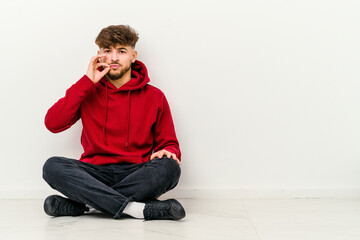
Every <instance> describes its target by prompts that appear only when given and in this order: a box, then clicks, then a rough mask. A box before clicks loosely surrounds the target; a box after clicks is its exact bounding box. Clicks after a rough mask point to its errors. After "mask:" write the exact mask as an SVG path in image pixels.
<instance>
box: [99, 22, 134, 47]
mask: <svg viewBox="0 0 360 240" xmlns="http://www.w3.org/2000/svg"><path fill="white" fill-rule="evenodd" d="M138 40H139V36H138V34H137V32H136V31H135V30H134V29H132V28H131V27H130V26H128V25H110V26H108V27H106V28H103V29H102V30H101V31H100V33H99V35H98V36H97V37H96V40H95V43H96V44H97V45H98V46H99V47H100V48H109V47H115V46H116V45H118V44H120V45H122V46H131V47H133V48H135V44H136V42H137V41H138Z"/></svg>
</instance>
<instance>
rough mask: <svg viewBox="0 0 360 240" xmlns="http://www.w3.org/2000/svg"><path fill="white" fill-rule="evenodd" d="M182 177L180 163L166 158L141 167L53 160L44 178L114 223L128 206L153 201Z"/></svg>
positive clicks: (71, 197) (49, 161)
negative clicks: (113, 220)
mask: <svg viewBox="0 0 360 240" xmlns="http://www.w3.org/2000/svg"><path fill="white" fill-rule="evenodd" d="M180 173H181V169H180V167H179V165H178V163H177V162H176V161H175V160H173V159H172V158H167V157H166V156H164V157H162V158H154V159H153V160H151V161H148V162H144V163H141V164H132V163H119V164H108V165H93V164H89V163H85V162H81V161H78V160H75V159H69V158H65V157H51V158H49V159H48V160H47V161H46V162H45V164H44V166H43V178H44V180H45V181H46V182H47V183H48V184H49V185H50V186H51V187H52V188H53V189H56V190H57V191H59V192H61V193H62V194H64V195H65V196H67V197H68V198H70V199H72V200H74V201H77V202H80V203H83V204H88V205H90V206H92V207H93V208H95V209H97V210H99V211H102V212H104V213H108V214H111V215H112V216H113V217H114V218H115V219H117V218H119V217H120V216H121V213H122V212H123V210H124V208H125V207H126V205H127V204H128V203H129V202H131V201H136V202H145V201H148V200H153V199H156V198H158V197H159V196H160V195H162V194H163V193H165V192H167V191H169V190H171V189H173V188H174V187H175V186H176V185H177V183H178V181H179V178H180Z"/></svg>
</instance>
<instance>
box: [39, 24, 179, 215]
mask: <svg viewBox="0 0 360 240" xmlns="http://www.w3.org/2000/svg"><path fill="white" fill-rule="evenodd" d="M137 40H138V35H137V33H136V32H135V30H134V29H132V28H130V27H129V26H124V25H116V26H114V25H112V26H109V27H107V28H104V29H102V30H101V32H100V33H99V35H98V36H97V38H96V41H95V42H96V44H97V45H98V46H99V49H100V50H99V51H98V54H97V55H96V56H94V57H92V58H91V61H90V64H89V67H88V70H87V73H86V75H84V76H83V77H82V78H81V79H80V80H78V81H77V82H76V83H75V84H74V85H72V86H71V87H70V88H69V89H68V90H67V91H66V95H65V97H63V98H61V99H60V100H59V101H57V102H56V103H55V104H54V105H53V106H52V107H51V108H50V109H49V110H48V112H47V114H46V117H45V125H46V127H47V129H48V130H50V131H51V132H53V133H57V132H61V131H64V130H66V129H68V128H70V127H71V126H72V125H73V124H74V123H75V122H76V121H77V120H79V119H80V118H81V121H82V124H83V130H82V135H81V144H82V146H83V148H84V153H83V154H82V155H81V157H80V159H79V160H75V159H69V158H65V157H51V158H50V159H48V160H47V161H46V163H45V164H44V167H43V178H44V179H45V181H46V182H47V183H48V184H49V185H50V186H51V187H52V188H54V189H56V190H58V191H59V192H61V193H62V194H64V195H65V196H66V197H68V198H63V197H61V196H58V195H52V196H49V197H47V198H46V200H45V202H44V210H45V212H46V213H47V214H48V215H50V216H78V215H82V214H85V213H86V212H87V211H89V208H88V207H87V205H88V206H91V207H93V208H95V209H97V210H100V211H102V212H104V213H108V214H111V215H112V216H113V218H115V219H117V218H119V217H120V216H121V215H122V214H127V215H130V216H132V217H134V218H139V219H145V220H151V219H171V220H179V219H181V218H184V217H185V210H184V208H183V207H182V206H181V204H180V203H179V202H178V201H176V200H175V199H169V200H165V201H159V200H157V198H158V197H159V196H160V195H162V194H163V193H165V192H167V191H169V190H170V189H173V188H174V187H175V186H176V185H177V183H178V180H179V177H180V172H181V170H180V166H179V165H180V160H181V152H180V148H179V143H178V140H177V138H176V134H175V128H174V124H173V120H172V117H171V112H170V108H169V105H168V102H167V100H166V98H165V95H164V94H163V93H162V92H161V91H160V90H159V89H158V88H156V87H154V86H151V85H149V84H148V83H149V81H150V79H149V77H148V74H147V69H146V67H145V65H144V64H143V63H142V62H140V61H138V60H136V57H137V51H135V44H136V42H137Z"/></svg>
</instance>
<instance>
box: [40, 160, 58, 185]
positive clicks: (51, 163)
mask: <svg viewBox="0 0 360 240" xmlns="http://www.w3.org/2000/svg"><path fill="white" fill-rule="evenodd" d="M60 161H61V159H60V157H51V158H49V159H48V160H46V162H45V163H44V166H43V169H42V173H43V179H44V180H45V181H47V182H48V181H49V179H50V178H53V177H54V176H55V175H56V174H57V173H58V172H59V163H60Z"/></svg>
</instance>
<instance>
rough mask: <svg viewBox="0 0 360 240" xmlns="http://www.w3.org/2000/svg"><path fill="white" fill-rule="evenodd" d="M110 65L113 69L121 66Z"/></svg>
mask: <svg viewBox="0 0 360 240" xmlns="http://www.w3.org/2000/svg"><path fill="white" fill-rule="evenodd" d="M110 67H111V68H112V69H118V68H119V67H120V66H119V65H117V64H111V65H110Z"/></svg>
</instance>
